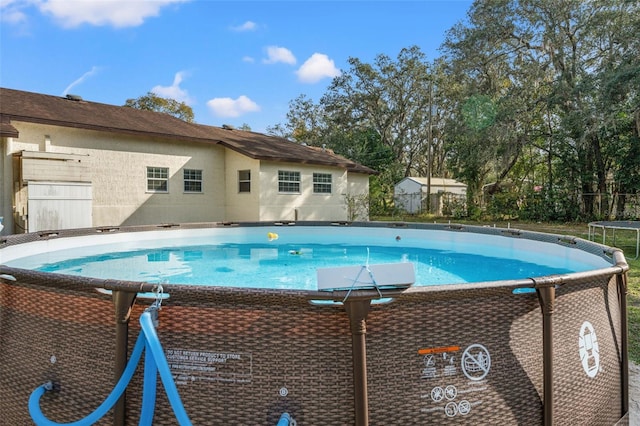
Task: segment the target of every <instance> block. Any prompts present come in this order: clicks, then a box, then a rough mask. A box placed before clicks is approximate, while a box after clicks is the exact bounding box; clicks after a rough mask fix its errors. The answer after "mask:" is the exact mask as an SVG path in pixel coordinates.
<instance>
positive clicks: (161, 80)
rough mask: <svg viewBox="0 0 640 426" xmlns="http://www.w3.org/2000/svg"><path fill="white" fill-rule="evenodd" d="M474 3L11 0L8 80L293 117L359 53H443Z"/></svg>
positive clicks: (16, 85) (23, 86)
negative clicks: (415, 49) (299, 102)
mask: <svg viewBox="0 0 640 426" xmlns="http://www.w3.org/2000/svg"><path fill="white" fill-rule="evenodd" d="M471 4H472V1H467V0H448V1H446V0H421V1H419V0H414V1H382V0H378V1H371V0H350V1H349V0H347V1H335V0H334V1H331V0H325V1H309V0H299V1H293V0H290V1H270V0H262V1H244V0H236V1H219V0H191V1H188V0H127V1H121V0H0V86H2V87H6V88H11V89H18V90H25V91H30V92H38V93H45V94H50V95H59V96H64V95H66V94H67V93H71V94H76V95H80V96H82V97H83V98H84V99H85V100H89V101H94V102H102V103H107V104H112V105H123V104H124V103H125V101H126V100H127V99H129V98H137V97H139V96H142V95H145V94H146V93H147V92H154V93H156V94H158V95H160V96H164V97H170V98H173V99H176V100H179V101H182V102H185V103H187V104H188V105H190V106H191V107H192V108H193V111H194V115H195V121H196V122H198V123H202V124H208V125H213V126H221V125H222V124H231V125H234V126H241V125H242V124H244V123H246V124H248V125H249V126H250V127H251V128H252V130H254V131H257V132H264V131H265V130H266V128H267V127H268V126H273V125H275V124H278V123H284V122H285V121H286V113H287V111H288V110H289V102H290V101H291V100H293V99H295V98H296V97H298V96H299V95H301V94H304V95H306V96H308V97H309V98H311V99H313V100H314V101H315V102H317V101H319V99H320V97H321V96H322V95H323V94H324V93H325V92H326V89H327V87H328V86H329V84H330V83H331V79H332V78H333V77H335V76H336V75H339V73H340V72H341V71H346V70H348V69H349V67H348V63H347V60H348V59H349V58H350V57H356V58H358V59H359V60H361V61H363V62H368V63H371V62H372V61H373V60H374V58H375V57H376V56H377V55H379V54H385V55H388V56H389V57H391V58H394V59H395V58H396V57H397V55H398V53H399V52H400V50H401V49H402V48H405V47H410V46H413V45H417V46H419V47H420V48H421V49H422V51H423V52H424V53H425V54H426V55H427V57H428V59H429V60H432V59H434V58H435V57H437V56H439V52H438V47H439V46H440V44H441V43H442V41H443V40H444V36H445V32H446V31H447V30H448V29H449V28H451V27H452V26H453V25H454V24H456V23H457V22H459V21H461V20H463V19H464V18H465V16H466V12H467V10H468V9H469V8H470V6H471Z"/></svg>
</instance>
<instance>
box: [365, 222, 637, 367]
mask: <svg viewBox="0 0 640 426" xmlns="http://www.w3.org/2000/svg"><path fill="white" fill-rule="evenodd" d="M373 220H381V221H384V220H388V221H393V220H398V219H397V218H395V219H392V218H376V219H373ZM402 220H405V221H418V222H426V221H428V222H433V219H431V220H425V219H424V218H422V219H419V218H410V217H403V218H402ZM435 221H436V222H438V223H446V222H448V221H447V220H443V219H436V220H435ZM451 222H452V223H461V224H468V225H480V226H482V225H490V226H493V225H495V226H496V227H499V228H507V227H511V228H516V229H522V230H527V231H536V232H546V233H551V234H559V235H571V236H574V237H580V238H584V239H585V240H586V239H588V238H589V226H588V224H586V223H567V224H563V223H534V222H518V221H516V222H469V221H461V220H452V221H451ZM607 234H608V235H607V239H606V240H605V241H604V244H606V245H608V246H615V247H618V248H620V249H622V250H623V251H624V254H625V258H626V260H627V263H628V264H629V272H628V294H627V312H628V315H627V318H628V327H629V339H628V342H629V358H630V359H631V360H632V361H634V362H635V363H636V364H640V259H634V257H635V256H636V233H635V232H629V231H620V230H618V231H616V240H615V244H614V241H613V238H612V237H611V235H610V232H608V233H607ZM594 241H595V242H597V243H603V240H602V234H601V233H597V234H596V236H595V238H594Z"/></svg>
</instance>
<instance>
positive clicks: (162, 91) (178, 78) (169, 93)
mask: <svg viewBox="0 0 640 426" xmlns="http://www.w3.org/2000/svg"><path fill="white" fill-rule="evenodd" d="M186 75H187V73H186V72H185V71H179V72H177V73H176V75H175V77H174V78H173V84H172V85H171V86H155V87H154V88H153V89H151V92H153V93H155V94H156V95H158V96H160V97H163V98H168V99H173V100H176V101H178V102H184V103H185V104H187V105H191V104H192V103H193V99H191V97H190V96H189V93H187V91H186V90H184V89H182V88H181V87H180V83H182V80H183V78H184V77H185V76H186Z"/></svg>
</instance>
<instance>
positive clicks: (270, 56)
mask: <svg viewBox="0 0 640 426" xmlns="http://www.w3.org/2000/svg"><path fill="white" fill-rule="evenodd" d="M263 62H264V63H265V64H275V63H277V62H284V63H285V64H291V65H295V63H296V57H295V56H293V53H291V51H290V50H289V49H287V48H286V47H279V46H269V47H267V59H265V60H263Z"/></svg>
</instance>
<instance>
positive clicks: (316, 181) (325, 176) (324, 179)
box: [313, 173, 331, 194]
mask: <svg viewBox="0 0 640 426" xmlns="http://www.w3.org/2000/svg"><path fill="white" fill-rule="evenodd" d="M313 193H314V194H331V173H314V174H313Z"/></svg>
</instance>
